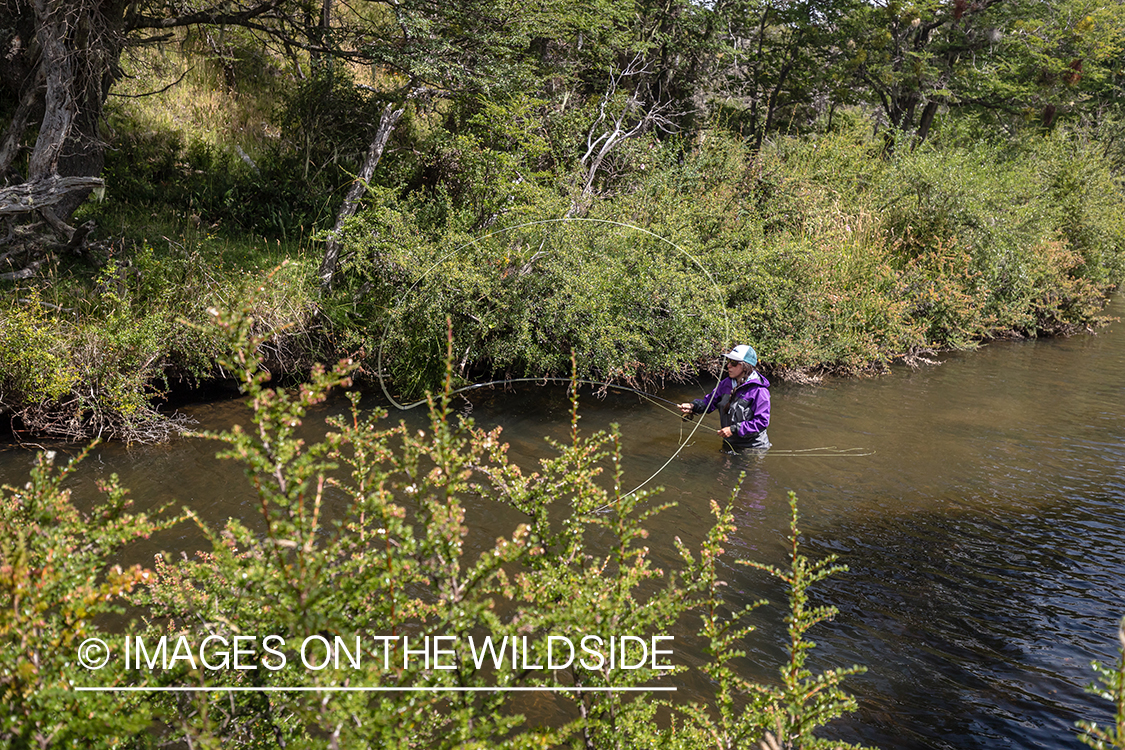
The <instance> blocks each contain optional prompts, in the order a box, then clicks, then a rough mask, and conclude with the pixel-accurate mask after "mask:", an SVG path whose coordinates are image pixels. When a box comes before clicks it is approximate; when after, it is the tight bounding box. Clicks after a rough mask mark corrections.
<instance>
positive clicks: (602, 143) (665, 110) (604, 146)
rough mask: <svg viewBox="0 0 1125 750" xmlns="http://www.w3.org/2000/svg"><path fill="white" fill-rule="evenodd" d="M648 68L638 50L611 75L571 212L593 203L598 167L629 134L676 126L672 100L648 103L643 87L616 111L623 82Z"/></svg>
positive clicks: (590, 134) (589, 138)
mask: <svg viewBox="0 0 1125 750" xmlns="http://www.w3.org/2000/svg"><path fill="white" fill-rule="evenodd" d="M648 72H649V69H648V65H647V63H644V62H643V61H642V60H641V56H640V55H639V54H638V55H637V56H636V57H634V58H633V59H632V60H631V61H630V62H629V64H628V65H626V66H625V69H624V70H622V71H621V72H620V73H615V74H611V75H610V77H609V85H608V86H607V87H606V92H605V94H604V95H603V96H602V99H601V102H600V103H599V104H598V116H597V117H596V118H595V119H594V122H593V124H591V125H590V129H589V130H588V131H587V133H586V153H585V154H583V155H582V159H581V160H580V161H581V163H582V164H583V166H585V167H586V180H585V184H583V186H582V193H581V195H580V196H579V198H578V199H576V200H575V202H574V203H572V204H571V206H570V210H568V211H567V216H574V215H577V214H580V213H584V212H585V208H586V206H588V204H589V200H588V199H589V197H590V195H591V194H592V193H593V192H594V180H595V178H596V177H597V174H598V170H599V169H601V166H602V162H604V161H605V159H606V157H607V156H608V155H609V153H610V152H611V151H613V150H614V149H615V148H617V147H618V146H619V145H621V144H622V143H624V142H625V141H626V140H628V139H629V138H632V137H634V136H636V135H639V134H640V133H643V132H645V131H647V130H649V129H651V128H656V129H658V130H661V131H664V132H670V131H671V130H672V128H673V123H672V120H671V117H672V116H674V113H673V112H671V105H670V103H669V102H662V103H660V104H657V103H656V102H651V103H648V104H647V105H646V102H645V100H644V98H643V97H642V93H641V91H640V90H639V89H638V90H637V91H634V92H633V93H631V94H629V95H628V97H626V99H625V103H624V105H622V106H621V108H620V109H618V110H617V111H616V112H614V111H613V108H614V102H615V100H616V98H617V91H618V89H619V88H620V86H621V84H622V82H623V81H625V80H626V79H628V78H632V77H634V76H642V75H644V74H645V73H648Z"/></svg>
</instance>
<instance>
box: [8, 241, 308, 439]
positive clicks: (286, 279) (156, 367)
mask: <svg viewBox="0 0 1125 750" xmlns="http://www.w3.org/2000/svg"><path fill="white" fill-rule="evenodd" d="M203 244H204V243H202V242H200V243H196V244H187V245H183V246H177V245H174V244H171V243H169V245H168V246H167V249H166V250H165V251H164V252H158V251H157V250H156V249H155V248H154V247H152V246H151V245H149V244H148V243H146V242H142V243H139V246H132V247H130V246H129V245H128V244H127V243H121V244H120V245H117V246H111V247H109V248H108V249H107V253H106V254H107V255H108V257H106V258H104V259H103V265H102V268H101V270H100V273H99V274H98V275H97V277H96V278H95V279H92V280H87V279H84V278H82V275H81V274H75V275H74V276H72V277H71V278H69V279H66V281H67V282H68V283H65V284H64V283H62V281H63V279H60V283H57V284H53V285H51V284H42V283H36V282H34V281H31V282H24V284H22V285H21V287H20V288H17V289H16V290H13V293H12V294H10V295H8V296H6V297H5V299H4V303H3V305H0V362H2V363H3V364H4V365H5V366H4V367H3V368H2V370H0V372H3V375H2V376H0V387H2V388H3V391H2V393H0V399H2V404H3V408H5V410H10V411H11V412H12V413H13V414H14V415H16V416H17V417H18V419H19V420H20V424H17V427H22V428H24V429H27V430H30V431H33V432H36V433H39V434H49V435H54V436H59V437H65V438H70V439H78V438H82V437H97V436H102V437H116V438H120V439H124V440H126V441H141V442H158V441H161V440H166V439H168V437H169V436H170V435H171V434H174V433H176V432H178V431H179V430H180V429H182V418H177V417H175V416H174V415H172V416H169V415H167V414H163V413H161V411H160V410H159V408H158V403H159V401H160V400H161V399H162V397H163V396H164V395H165V393H166V392H167V391H168V390H169V389H170V388H172V387H174V386H179V387H184V385H185V384H189V385H190V384H192V383H199V382H201V381H202V380H203V379H205V378H211V377H213V376H214V371H213V368H214V357H215V356H217V354H218V352H219V342H218V340H217V339H215V337H214V336H212V335H211V334H208V333H207V332H205V331H204V330H203V328H202V327H201V324H202V323H204V322H206V319H207V315H206V309H207V307H208V306H210V305H212V304H216V303H219V304H221V302H222V300H224V299H230V298H242V299H248V300H251V301H252V302H251V304H252V305H253V306H254V308H255V312H256V313H257V315H258V318H259V320H260V322H261V323H262V324H263V325H266V326H269V327H270V328H271V329H280V331H281V332H280V333H279V334H278V335H277V336H275V337H274V338H273V339H271V341H270V342H269V350H270V353H271V357H270V367H271V368H272V369H273V370H274V371H275V372H277V373H278V374H279V375H280V374H287V373H294V372H302V370H307V369H308V368H309V367H311V360H312V359H313V357H314V356H315V355H314V352H315V351H317V350H318V348H319V347H320V343H319V341H318V340H317V338H316V337H317V334H316V333H315V329H314V328H313V326H312V324H311V322H310V320H309V319H310V317H311V316H312V314H313V313H314V312H315V308H313V307H312V305H311V304H310V302H309V296H310V294H311V289H309V288H308V287H307V286H305V284H306V282H307V276H306V275H305V273H304V271H303V270H302V269H300V267H299V266H298V265H297V264H289V263H287V262H286V264H285V265H284V266H283V267H282V268H281V269H280V270H278V271H275V272H273V273H265V272H262V271H259V270H256V269H255V270H254V271H252V272H251V271H237V270H234V269H230V268H222V267H221V266H219V267H216V264H215V263H214V262H213V259H212V258H209V257H208V255H209V253H208V252H207V251H206V250H204V249H203V247H202V245H203ZM259 260H261V258H259ZM59 275H60V277H62V276H63V274H62V273H60V274H59ZM48 300H51V301H48ZM286 327H293V328H295V329H298V330H295V331H293V332H286V331H285V330H284V329H285V328H286Z"/></svg>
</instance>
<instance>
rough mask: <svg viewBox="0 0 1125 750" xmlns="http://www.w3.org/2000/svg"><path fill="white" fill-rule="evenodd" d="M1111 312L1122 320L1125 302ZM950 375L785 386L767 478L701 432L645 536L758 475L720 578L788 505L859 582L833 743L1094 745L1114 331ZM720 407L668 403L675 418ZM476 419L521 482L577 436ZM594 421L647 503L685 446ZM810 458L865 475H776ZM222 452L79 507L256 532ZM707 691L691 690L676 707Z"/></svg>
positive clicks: (493, 400) (20, 470) (632, 406)
mask: <svg viewBox="0 0 1125 750" xmlns="http://www.w3.org/2000/svg"><path fill="white" fill-rule="evenodd" d="M1107 312H1108V314H1110V315H1116V316H1120V317H1125V301H1123V299H1122V297H1121V296H1120V295H1118V297H1117V298H1116V299H1115V300H1114V302H1113V303H1112V305H1111V306H1110V308H1109V309H1108V311H1107ZM940 359H941V362H940V364H936V365H932V366H925V367H922V368H920V369H914V370H911V369H907V368H896V369H895V370H894V372H893V373H892V374H890V375H887V376H883V377H878V378H870V379H854V380H828V381H825V382H823V383H821V384H818V385H812V386H805V385H802V386H797V385H785V384H782V385H776V386H775V387H774V388H773V389H772V393H773V423H772V424H771V426H770V428H769V433H770V438H771V440H772V442H773V444H774V447H775V449H776V450H775V451H774V452H773V453H771V454H769V455H767V456H765V457H764V458H756V457H731V456H727V455H724V454H722V453H720V452H719V439H718V438H717V437H716V436H715V435H714V429H715V427H716V426H717V424H716V421H717V420H715V418H714V417H713V416H712V417H709V418H708V421H707V422H705V423H704V426H703V427H702V428H701V429H700V430H699V431H697V432H696V433H695V436H694V438H693V440H692V442H691V444H690V445H688V446H687V447H685V448H684V450H683V451H682V452H681V453H680V454H679V456H678V457H677V458H676V460H674V461H673V462H672V463H671V464H670V465H669V466H668V467H667V468H666V469H665V470H664V471H663V472H661V473H660V474H659V476H658V477H656V479H655V480H654V481H653V484H657V485H660V486H663V487H664V488H665V489H664V495H663V497H664V499H665V500H674V501H675V502H676V503H677V505H676V507H675V508H673V509H671V510H668V511H666V512H664V513H663V514H661V515H660V516H658V517H657V518H656V519H655V520H654V521H653V523H652V529H653V536H652V539H651V541H650V544H651V545H652V547H653V549H654V550H655V553H656V557H657V559H658V561H660V562H670V561H671V560H672V559H673V555H672V552H671V549H672V548H671V539H672V538H673V536H675V535H679V536H681V537H683V538H684V540H685V541H688V542H689V543H698V540H699V539H700V538H701V537H702V535H703V534H704V533H705V531H706V529H707V528H708V527H709V525H710V523H711V518H710V515H709V512H708V501H709V500H710V499H711V498H715V499H719V500H723V499H725V498H727V497H729V496H730V494H731V491H732V488H733V487H734V486H735V484H736V482H737V478H738V475H739V473H740V472H742V471H746V472H747V477H746V480H745V482H744V484H743V485H742V487H741V489H740V491H739V493H738V495H737V497H736V500H735V508H736V521H737V523H738V526H739V529H738V532H737V536H736V539H735V540H734V543H733V544H732V545H730V546H729V547H728V550H729V552H730V555H729V556H731V557H744V558H752V559H755V560H759V561H762V562H768V563H773V564H784V562H785V549H784V547H783V542H784V538H785V534H786V532H787V527H788V504H787V501H786V492H787V491H788V490H794V491H796V492H797V493H798V495H799V496H800V509H801V514H802V530H803V538H802V542H803V544H804V551H805V552H806V553H807V554H809V555H810V556H812V557H820V556H823V555H826V554H829V553H835V554H837V555H839V556H840V560H841V562H843V563H845V564H847V565H848V566H849V568H850V571H849V572H848V573H845V574H842V575H839V576H837V577H835V578H833V579H831V580H830V581H828V582H826V583H825V584H822V585H821V587H820V589H819V597H820V598H819V599H818V602H819V603H831V604H834V605H835V606H837V607H839V609H840V614H839V615H838V616H837V617H836V618H835V620H834V621H832V622H830V623H826V624H822V625H820V626H818V629H817V630H816V631H814V633H813V636H814V640H816V641H817V643H818V648H817V649H816V650H815V651H814V656H813V658H812V665H813V667H814V668H815V669H823V668H826V667H831V666H842V665H850V664H853V663H854V664H862V665H866V666H867V667H868V671H867V672H866V673H865V674H863V675H859V676H856V677H853V678H851V680H850V681H849V683H848V685H849V687H850V689H851V691H852V692H853V693H854V694H855V695H856V696H857V697H858V700H859V707H860V708H859V711H858V712H856V713H855V714H853V715H851V716H849V717H847V718H846V719H843V720H840V721H838V722H836V723H834V724H833V725H832V726H831V727H830V728H829V730H828V731H827V732H826V734H830V735H832V736H836V737H839V738H842V739H847V740H849V741H853V742H863V743H866V744H871V745H875V746H878V747H882V748H887V749H890V748H902V749H906V748H958V749H965V748H1078V747H1082V745H1081V744H1080V743H1079V741H1078V740H1077V739H1076V736H1075V729H1074V722H1075V721H1076V720H1078V719H1091V720H1097V721H1099V722H1100V723H1104V722H1106V721H1108V720H1109V719H1110V715H1111V714H1110V706H1109V704H1108V703H1107V702H1105V701H1102V700H1101V699H1098V698H1096V697H1093V696H1090V695H1088V694H1086V693H1085V692H1084V690H1083V688H1084V687H1085V686H1086V685H1087V684H1089V683H1090V682H1091V681H1092V679H1093V673H1092V671H1091V670H1090V666H1089V662H1090V661H1091V659H1095V658H1096V659H1099V660H1101V661H1103V662H1107V661H1112V660H1113V659H1114V658H1115V655H1116V646H1117V639H1116V626H1117V622H1118V621H1119V619H1120V618H1121V616H1122V615H1125V533H1123V532H1125V323H1113V324H1111V325H1110V326H1108V327H1106V328H1102V329H1101V330H1099V331H1098V333H1097V334H1096V335H1082V336H1075V337H1072V338H1066V339H1051V340H1039V341H1002V342H996V343H992V344H989V345H987V346H985V347H983V348H981V349H980V350H979V351H975V352H971V353H964V354H951V355H945V356H942V357H941V358H940ZM710 385H713V383H701V384H698V385H694V386H690V387H689V386H684V387H678V388H672V389H669V390H667V391H665V392H663V393H662V394H661V395H662V396H663V397H665V398H668V399H670V400H672V401H680V400H686V399H688V398H694V397H697V396H698V395H701V394H702V393H703V392H704V389H706V388H708V387H709V386H710ZM372 401H373V402H374V398H372ZM469 403H471V409H472V415H473V417H474V418H475V419H476V421H477V423H478V424H480V425H482V426H485V425H493V424H500V425H502V426H503V427H504V436H505V439H506V440H507V441H508V442H509V443H510V444H511V446H512V448H511V455H512V456H513V457H516V458H517V459H519V460H520V461H521V462H533V461H534V460H535V459H536V458H538V457H540V456H543V455H547V452H548V450H549V449H548V446H547V445H546V443H545V442H544V441H543V439H542V438H543V436H544V435H546V434H553V435H555V436H557V437H562V436H563V435H564V434H566V432H567V430H568V424H567V416H568V404H567V402H566V398H565V393H564V390H563V389H561V388H537V387H528V388H522V389H519V390H516V391H511V392H477V393H474V394H473V395H472V396H471V399H470V400H469V401H465V402H464V403H462V406H463V407H464V408H469V406H468V404H469ZM329 408H342V405H340V404H336V405H335V406H334V407H332V406H330V407H329ZM244 411H245V410H244V407H243V406H242V405H241V404H240V403H238V402H226V403H216V404H206V405H200V406H197V407H194V408H191V409H189V412H190V413H191V414H192V416H193V417H194V418H195V419H197V420H199V422H200V423H201V425H200V426H201V427H202V428H205V429H220V428H222V427H224V426H227V425H229V424H230V423H231V422H232V421H233V420H235V419H244ZM423 416H424V415H421V414H418V413H417V412H411V413H409V415H408V416H407V419H408V420H415V419H417V420H419V421H420V420H422V418H423ZM582 417H583V418H582V426H583V428H584V429H599V428H602V427H606V426H608V425H609V424H610V423H613V422H615V423H618V424H619V425H620V428H621V431H622V434H623V444H624V449H625V454H626V468H627V480H628V481H631V482H633V483H634V484H639V483H640V482H642V481H643V480H645V479H646V478H647V477H649V476H650V475H651V474H652V473H653V472H655V471H656V470H657V469H658V468H659V467H660V466H661V465H662V464H663V463H664V462H665V461H666V460H667V459H668V457H669V456H671V455H672V454H673V453H674V452H675V450H676V448H677V445H678V442H679V440H680V438H681V435H682V434H684V433H685V431H686V430H688V429H690V427H691V425H690V424H689V425H686V426H685V425H684V423H682V422H681V421H680V420H679V418H678V417H677V416H675V415H673V414H670V413H669V412H667V411H665V410H662V409H660V408H657V407H656V406H654V405H653V404H652V403H651V402H648V401H643V400H640V399H638V398H637V397H636V396H634V395H631V394H610V395H609V396H608V397H606V398H604V399H601V400H599V399H596V398H593V397H589V398H585V397H584V398H583V408H582ZM392 418H395V419H397V417H396V416H395V415H392ZM821 447H834V448H835V449H837V450H840V449H862V450H856V451H855V452H857V453H867V454H869V455H826V454H827V453H829V452H827V451H816V450H813V451H807V452H806V453H804V454H800V453H796V454H785V453H784V452H785V451H801V450H805V449H813V448H821ZM215 450H216V447H215V445H214V444H208V443H205V442H203V441H198V440H182V441H177V442H175V443H173V444H171V445H168V446H159V447H146V448H132V449H126V448H125V447H124V446H120V445H103V446H99V447H98V448H97V449H96V450H95V451H94V452H93V454H92V455H91V456H90V458H89V459H88V460H87V461H86V463H85V464H84V467H83V468H82V470H81V472H80V473H79V474H78V476H77V477H76V479H75V483H76V485H77V488H78V489H77V492H76V495H77V496H78V497H79V498H81V496H82V494H83V492H85V491H86V488H88V487H89V486H90V485H91V482H90V480H91V479H92V478H95V477H100V476H105V475H107V474H109V473H110V472H117V473H118V474H119V475H120V476H121V479H122V482H123V484H124V485H125V486H127V487H129V488H131V490H132V494H133V497H134V498H136V500H137V505H138V507H142V508H144V507H153V506H158V505H161V504H163V503H166V502H171V501H174V502H175V503H176V504H177V505H179V504H186V505H190V506H191V507H192V508H193V509H195V511H196V512H197V513H199V514H200V515H201V516H202V517H204V518H205V519H207V520H209V521H211V522H213V523H216V524H220V523H221V522H222V520H223V519H225V518H226V517H228V516H240V517H246V518H252V517H253V515H254V512H255V511H254V507H253V502H252V500H253V498H252V496H251V493H250V492H249V490H248V489H247V488H246V484H245V481H244V479H243V478H242V474H241V470H240V469H239V468H237V467H236V466H232V465H229V464H228V463H225V462H224V463H220V462H217V461H215V460H214V458H213V456H214V453H215ZM30 461H31V458H30V455H29V453H28V452H27V451H26V450H23V449H19V448H16V447H14V446H9V447H8V448H6V449H4V450H3V451H0V481H4V482H20V483H22V482H23V481H26V478H25V477H26V470H27V467H28V465H29V464H30ZM477 512H478V513H479V517H481V518H483V519H485V520H484V521H482V524H483V525H484V526H485V527H486V528H485V529H483V530H481V531H480V532H479V534H476V533H474V535H473V536H471V537H470V544H483V543H485V541H487V540H491V539H494V538H495V536H496V533H495V531H494V529H493V528H491V527H492V525H493V524H495V525H496V526H498V527H507V526H509V525H510V524H511V523H513V519H514V516H510V515H508V514H506V513H505V512H504V511H503V510H496V509H491V508H484V507H482V508H478V509H477ZM177 533H182V536H175V535H173V536H168V535H165V536H163V537H161V538H159V539H157V540H155V541H153V542H152V544H151V546H149V547H142V548H138V549H135V550H132V551H131V553H130V555H131V556H133V555H135V556H136V558H137V560H138V561H143V562H150V561H151V555H152V553H153V552H155V551H156V550H157V549H158V548H165V549H167V548H168V547H177V546H178V547H181V548H190V547H192V546H193V545H194V544H196V542H197V539H195V538H194V537H192V536H191V535H190V532H188V531H184V532H177ZM474 540H476V541H474ZM725 572H726V577H727V578H728V580H729V581H730V583H731V591H732V593H733V595H734V596H735V597H737V598H744V599H745V600H746V601H752V600H756V599H758V598H761V597H766V598H768V599H770V600H771V602H774V603H776V604H780V603H783V601H784V594H783V591H782V590H781V589H780V588H778V587H777V586H776V585H775V584H774V583H772V582H771V581H769V580H768V579H765V578H763V577H762V576H761V575H760V574H757V573H756V572H755V571H752V570H750V569H747V568H744V567H742V566H734V565H730V566H728V569H727V570H726V571H725ZM757 624H758V626H759V630H758V631H757V633H755V634H754V637H753V638H752V639H751V640H750V641H748V642H747V644H746V649H747V651H748V657H747V659H745V660H744V663H743V665H742V668H743V669H745V670H746V671H747V672H748V673H749V676H751V677H754V678H758V679H770V678H771V676H773V675H775V674H776V670H777V666H778V665H779V664H780V660H781V658H782V653H783V652H782V639H783V634H784V630H783V628H784V625H783V623H782V622H781V619H780V613H779V610H778V609H777V608H769V609H764V610H760V611H759V614H758V620H757ZM685 640H690V639H686V638H685ZM677 642H679V641H677ZM699 688H700V685H698V684H695V683H693V682H692V680H691V679H684V680H683V681H682V682H681V683H680V693H678V694H677V695H678V699H682V700H687V699H690V698H691V697H692V693H693V691H695V690H698V689H699Z"/></svg>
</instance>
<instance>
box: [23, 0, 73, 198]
mask: <svg viewBox="0 0 1125 750" xmlns="http://www.w3.org/2000/svg"><path fill="white" fill-rule="evenodd" d="M34 8H35V21H36V24H37V25H38V30H37V32H36V39H37V41H38V42H39V48H40V50H42V51H41V53H40V55H41V58H40V62H39V66H40V68H41V69H42V70H44V71H45V73H46V80H47V91H46V93H45V94H44V97H43V106H44V112H43V119H42V121H41V122H40V124H39V137H38V138H37V139H36V141H35V149H34V150H33V151H32V152H31V159H30V160H29V161H28V168H27V172H28V174H27V180H28V182H35V181H37V180H42V179H46V178H48V177H52V176H54V175H56V174H58V163H59V155H60V153H61V152H62V147H63V142H64V141H65V140H66V138H67V136H68V135H69V134H70V125H71V122H73V120H74V97H73V96H72V95H71V90H70V86H71V84H72V83H73V81H74V71H73V68H72V64H71V57H70V55H68V54H67V50H66V23H65V18H64V13H63V3H62V2H61V0H35V3H34Z"/></svg>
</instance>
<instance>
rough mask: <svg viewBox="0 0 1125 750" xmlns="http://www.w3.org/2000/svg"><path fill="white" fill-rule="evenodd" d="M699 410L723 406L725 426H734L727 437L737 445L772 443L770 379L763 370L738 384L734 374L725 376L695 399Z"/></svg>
mask: <svg viewBox="0 0 1125 750" xmlns="http://www.w3.org/2000/svg"><path fill="white" fill-rule="evenodd" d="M691 406H692V411H693V412H694V413H696V414H709V413H710V412H713V411H714V410H715V409H718V410H719V422H720V425H721V426H722V427H730V428H731V437H730V439H729V440H728V441H727V442H729V443H730V444H731V445H732V446H734V447H735V448H748V447H755V448H757V447H768V446H769V440H768V438H766V436H765V432H766V427H767V426H769V423H770V382H769V381H768V380H766V378H765V376H764V375H762V373H760V372H755V373H754V374H752V375H751V376H750V377H748V378H747V379H746V380H745V381H744V382H743V383H742V385H739V386H736V384H735V381H734V380H732V379H731V378H723V380H722V382H720V383H719V384H718V385H717V386H716V387H715V390H713V391H711V393H709V394H708V395H706V396H704V397H703V398H697V399H695V400H694V401H692V402H691Z"/></svg>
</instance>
